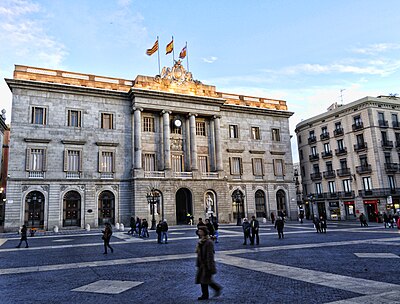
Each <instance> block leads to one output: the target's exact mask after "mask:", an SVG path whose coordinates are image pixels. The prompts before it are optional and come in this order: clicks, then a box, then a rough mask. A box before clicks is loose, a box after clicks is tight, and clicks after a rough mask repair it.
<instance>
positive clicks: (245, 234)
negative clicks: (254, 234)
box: [242, 218, 251, 245]
mask: <svg viewBox="0 0 400 304" xmlns="http://www.w3.org/2000/svg"><path fill="white" fill-rule="evenodd" d="M242 228H243V237H244V241H243V245H247V239H249V240H250V242H251V239H250V229H251V226H250V223H249V221H248V220H247V218H244V219H243V224H242Z"/></svg>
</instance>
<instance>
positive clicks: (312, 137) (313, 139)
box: [308, 135, 317, 144]
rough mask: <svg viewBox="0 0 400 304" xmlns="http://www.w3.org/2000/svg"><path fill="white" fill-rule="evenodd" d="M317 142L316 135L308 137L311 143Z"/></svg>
mask: <svg viewBox="0 0 400 304" xmlns="http://www.w3.org/2000/svg"><path fill="white" fill-rule="evenodd" d="M315 142H317V137H316V136H315V135H314V136H310V137H309V138H308V143H309V144H313V143H315Z"/></svg>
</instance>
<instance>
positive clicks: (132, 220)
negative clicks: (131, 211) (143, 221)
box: [128, 215, 136, 235]
mask: <svg viewBox="0 0 400 304" xmlns="http://www.w3.org/2000/svg"><path fill="white" fill-rule="evenodd" d="M129 227H131V230H129V231H128V234H132V235H133V233H134V232H135V228H136V221H135V217H134V216H133V215H132V216H131V219H130V221H129Z"/></svg>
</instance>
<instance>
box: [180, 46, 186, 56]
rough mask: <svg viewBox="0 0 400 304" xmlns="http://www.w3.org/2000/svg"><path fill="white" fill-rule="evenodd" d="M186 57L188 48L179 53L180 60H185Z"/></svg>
mask: <svg viewBox="0 0 400 304" xmlns="http://www.w3.org/2000/svg"><path fill="white" fill-rule="evenodd" d="M185 57H186V46H185V47H184V48H183V49H182V51H181V52H180V53H179V58H180V59H184V58H185Z"/></svg>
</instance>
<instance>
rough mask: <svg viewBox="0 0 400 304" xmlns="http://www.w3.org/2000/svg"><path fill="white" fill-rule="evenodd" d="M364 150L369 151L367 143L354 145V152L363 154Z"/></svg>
mask: <svg viewBox="0 0 400 304" xmlns="http://www.w3.org/2000/svg"><path fill="white" fill-rule="evenodd" d="M364 150H367V143H366V142H363V143H359V144H355V145H354V151H356V152H361V151H364Z"/></svg>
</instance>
